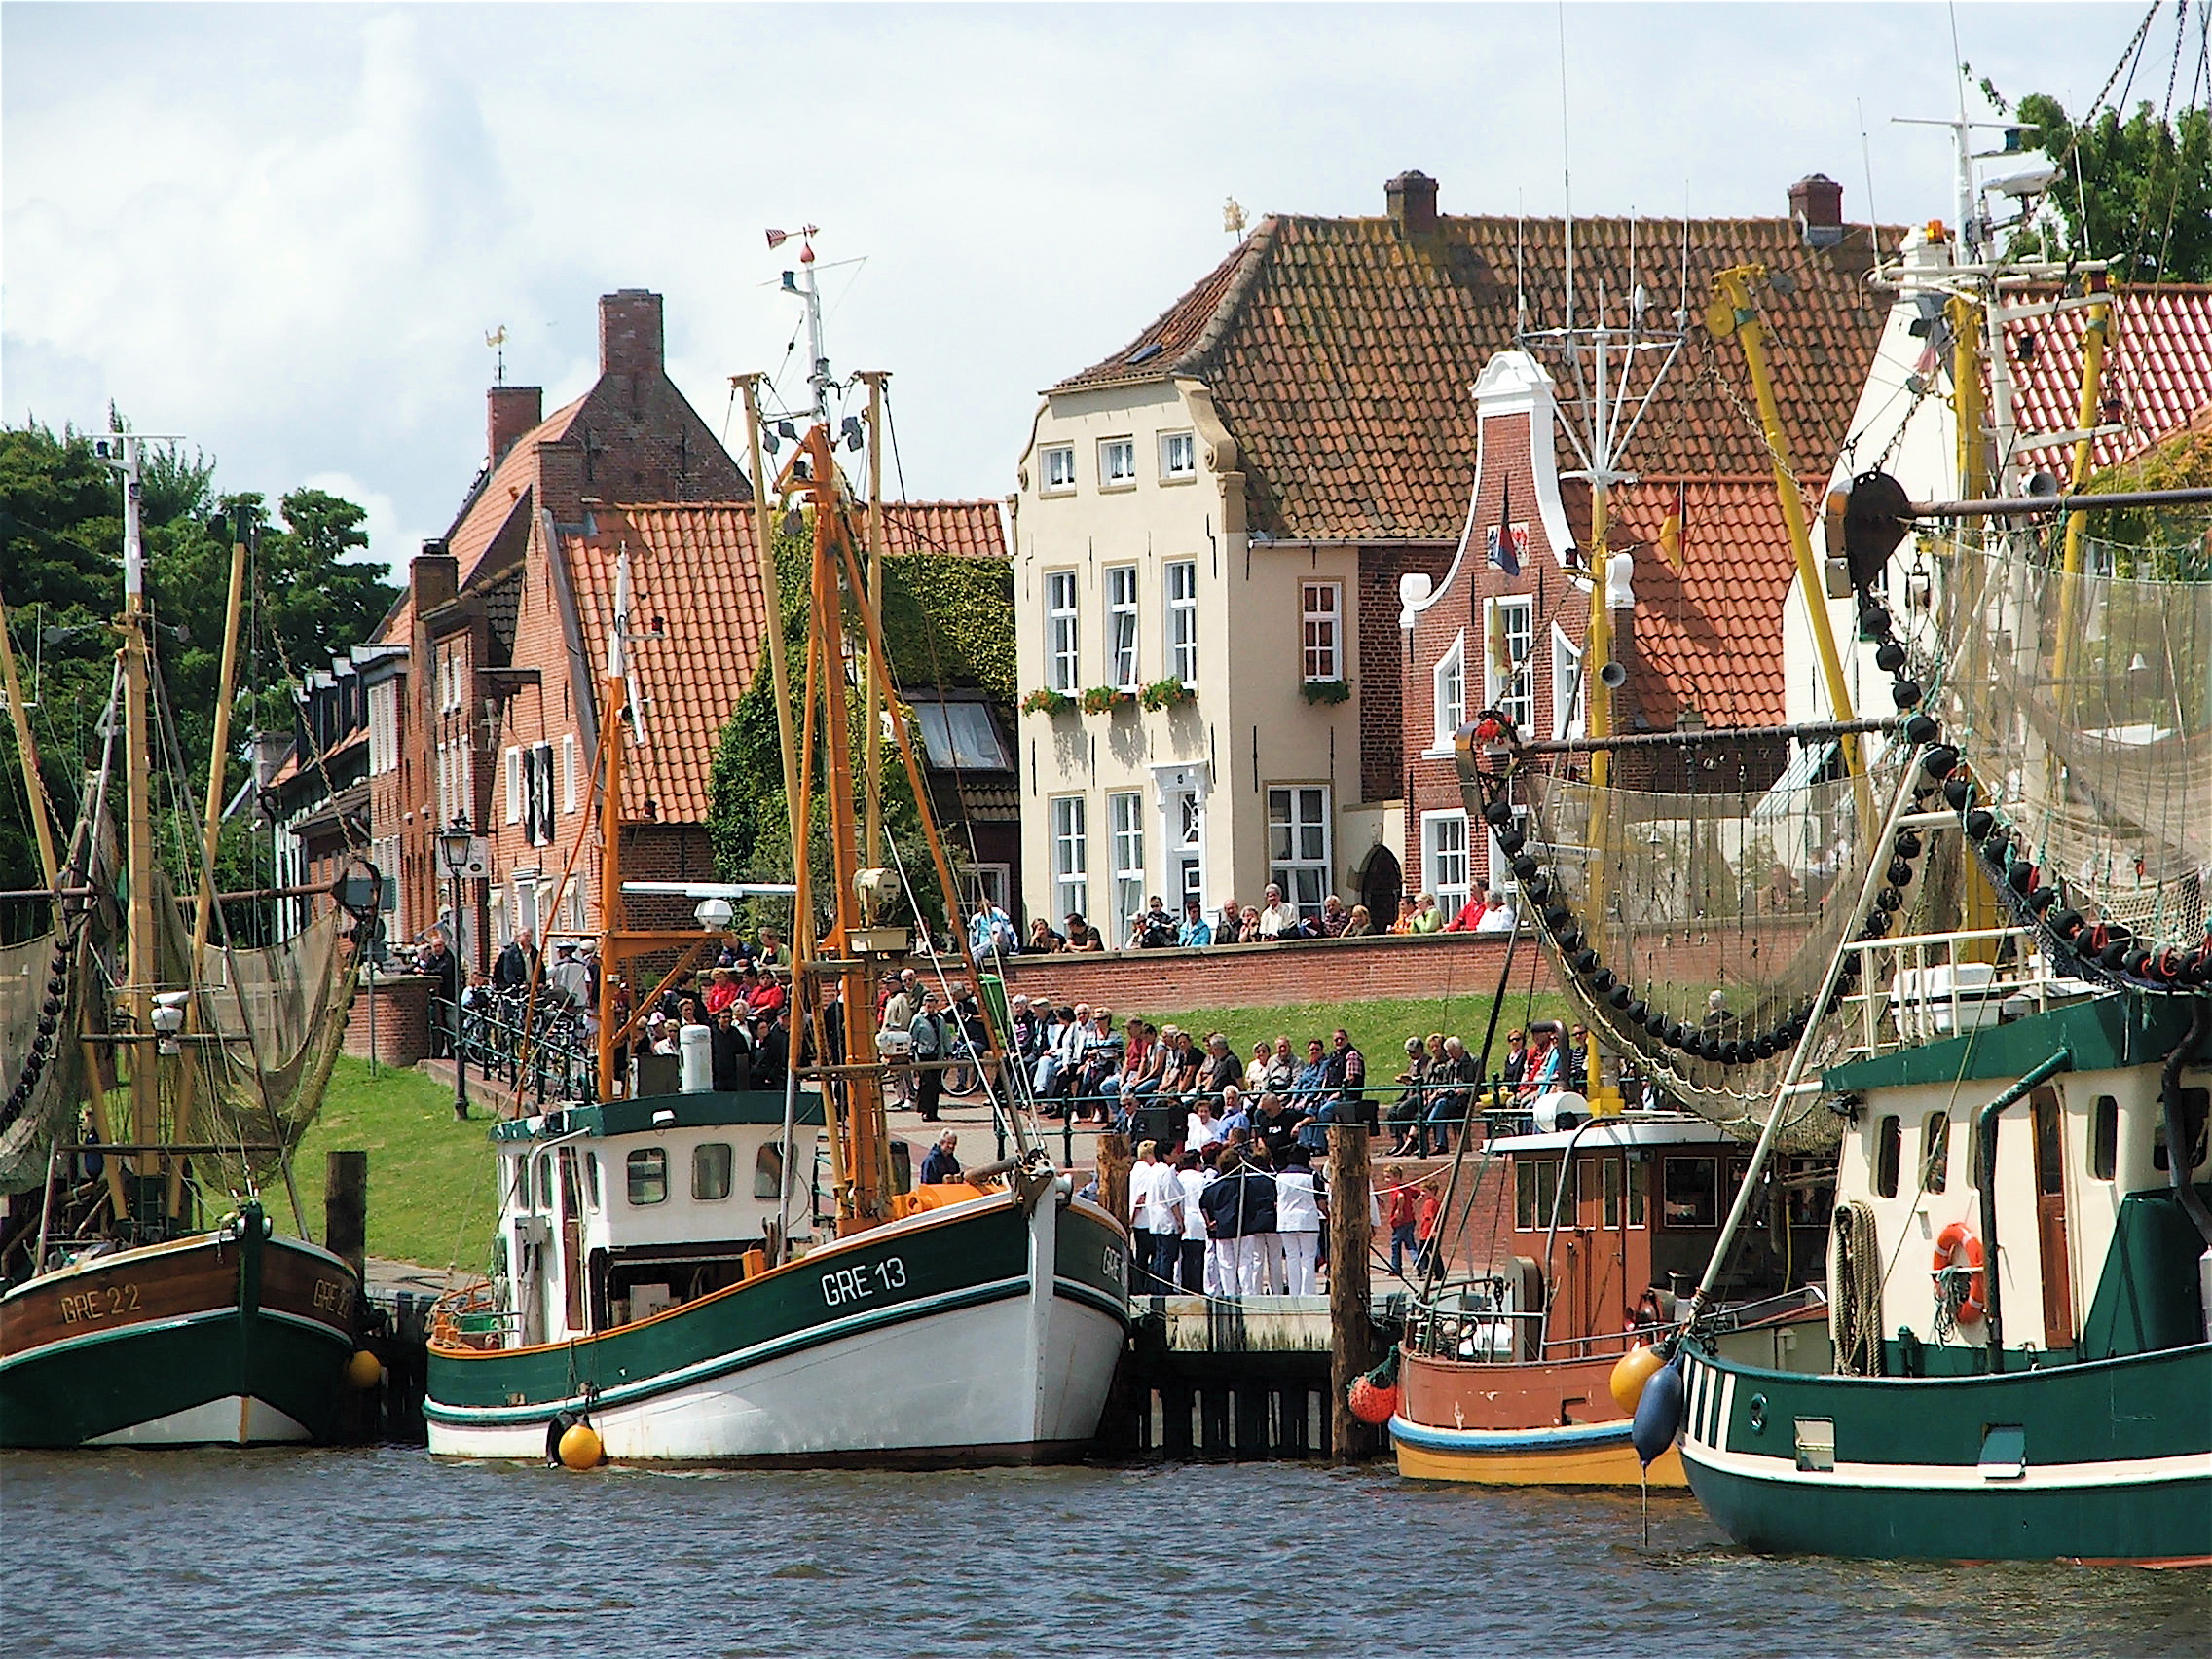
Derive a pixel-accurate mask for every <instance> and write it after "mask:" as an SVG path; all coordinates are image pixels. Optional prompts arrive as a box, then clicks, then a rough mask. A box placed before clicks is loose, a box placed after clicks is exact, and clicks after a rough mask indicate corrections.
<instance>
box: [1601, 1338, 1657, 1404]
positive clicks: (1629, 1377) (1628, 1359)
mask: <svg viewBox="0 0 2212 1659" xmlns="http://www.w3.org/2000/svg"><path fill="white" fill-rule="evenodd" d="M1666 1363H1667V1362H1666V1361H1665V1360H1663V1359H1661V1358H1660V1357H1659V1350H1658V1349H1657V1348H1655V1347H1653V1346H1651V1345H1650V1344H1649V1343H1638V1344H1637V1345H1636V1346H1634V1347H1632V1348H1630V1349H1629V1350H1628V1352H1626V1353H1624V1354H1622V1355H1621V1357H1620V1359H1619V1361H1618V1363H1616V1364H1615V1365H1614V1366H1613V1374H1612V1376H1611V1377H1609V1378H1607V1379H1606V1382H1605V1387H1606V1389H1607V1390H1608V1391H1609V1392H1610V1393H1611V1394H1612V1396H1613V1404H1614V1405H1616V1406H1618V1407H1620V1409H1621V1410H1622V1411H1624V1412H1628V1413H1630V1414H1632V1415H1633V1414H1634V1413H1635V1411H1636V1402H1637V1401H1639V1400H1641V1399H1642V1398H1643V1385H1644V1384H1645V1383H1648V1382H1650V1381H1651V1374H1652V1373H1653V1372H1654V1371H1657V1370H1658V1369H1659V1368H1660V1367H1661V1366H1662V1365H1664V1364H1666Z"/></svg>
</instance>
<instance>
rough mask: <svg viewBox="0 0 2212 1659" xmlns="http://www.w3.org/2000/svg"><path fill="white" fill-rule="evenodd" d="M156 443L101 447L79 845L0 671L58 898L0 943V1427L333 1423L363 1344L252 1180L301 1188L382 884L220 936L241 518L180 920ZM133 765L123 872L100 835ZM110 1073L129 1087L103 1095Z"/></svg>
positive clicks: (186, 1432) (323, 1277) (302, 1434)
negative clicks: (102, 725) (110, 523)
mask: <svg viewBox="0 0 2212 1659" xmlns="http://www.w3.org/2000/svg"><path fill="white" fill-rule="evenodd" d="M144 441H145V440H143V439H142V438H139V437H136V436H131V435H128V434H120V435H117V436H115V437H112V438H109V439H104V440H102V441H101V444H100V453H101V454H102V456H103V458H107V459H109V461H110V463H111V465H112V466H113V467H114V468H115V469H116V470H117V471H118V472H119V473H120V475H121V478H122V482H123V487H124V503H125V508H124V516H125V538H124V571H123V573H124V607H123V612H122V616H121V619H120V622H119V624H118V631H119V633H120V634H121V636H122V646H121V650H120V652H119V659H120V660H119V662H118V666H117V671H116V679H115V683H114V688H113V690H112V691H111V695H110V703H109V712H110V717H111V718H110V719H109V721H108V722H107V729H108V730H109V732H110V736H109V738H108V741H107V743H106V746H105V749H104V752H103V756H102V759H101V763H100V765H99V768H98V770H97V772H96V773H95V774H94V776H93V777H92V780H91V782H90V787H89V788H88V790H87V792H86V806H85V810H84V812H83V813H82V814H81V815H80V818H79V821H78V823H77V825H76V828H75V830H74V831H73V833H72V834H71V836H70V837H69V838H68V841H67V844H66V847H65V848H62V849H57V848H56V846H55V840H54V835H53V831H52V827H51V824H50V820H49V808H48V806H47V800H46V793H45V791H44V789H43V787H42V784H41V780H40V776H39V772H38V768H37V761H36V752H35V749H34V748H33V746H32V743H31V740H30V732H29V728H28V723H27V721H26V720H25V719H24V718H23V713H22V710H23V698H22V694H21V687H20V685H19V683H18V678H17V675H16V670H15V662H14V657H13V652H12V650H10V651H8V652H7V653H6V661H5V664H4V665H0V666H4V667H5V670H6V676H7V682H8V685H7V689H8V697H9V704H10V709H11V712H12V714H13V716H14V720H15V725H16V737H17V745H18V752H19V753H20V755H21V756H22V757H23V764H24V783H25V788H26V793H27V796H28V798H29V800H30V801H31V803H32V811H31V816H32V819H33V822H34V825H35V828H36V830H37V840H38V847H39V854H40V859H41V864H42V866H43V869H44V871H45V878H46V884H47V892H46V896H45V897H46V900H47V901H49V902H51V903H52V906H53V911H54V921H53V925H52V926H51V928H50V929H49V930H48V931H47V932H46V933H45V934H44V935H43V936H41V937H40V938H38V939H35V940H30V941H28V942H26V943H23V944H18V945H13V946H9V947H7V948H6V950H5V952H0V955H4V957H5V964H4V965H5V967H6V969H7V970H8V972H7V973H6V975H5V977H4V979H0V1032H4V1033H5V1036H6V1038H7V1042H6V1043H5V1045H4V1046H0V1051H5V1053H6V1054H7V1056H8V1060H7V1064H8V1067H9V1071H10V1074H11V1076H10V1083H11V1085H12V1088H11V1092H10V1093H9V1094H8V1095H7V1096H6V1100H5V1105H4V1107H0V1189H4V1190H7V1191H10V1192H14V1193H22V1194H29V1193H33V1192H35V1193H36V1194H37V1195H38V1198H37V1201H36V1204H35V1207H31V1206H23V1205H18V1206H15V1208H14V1213H15V1215H16V1217H17V1221H18V1225H17V1227H16V1228H15V1229H14V1230H13V1231H12V1233H11V1234H10V1235H9V1236H7V1237H6V1238H5V1239H0V1263H4V1265H5V1271H6V1289H5V1292H4V1294H0V1445H5V1446H19V1447H49V1448H64V1447H77V1446H116V1445H127V1446H144V1447H156V1446H184V1445H205V1444H229V1445H247V1444H255V1443H260V1442H283V1441H315V1440H323V1439H327V1438H329V1436H330V1434H331V1432H332V1430H333V1427H334V1424H335V1421H336V1418H337V1413H338V1406H339V1401H340V1397H341V1393H342V1390H343V1388H344V1386H345V1383H344V1379H345V1375H346V1373H347V1370H348V1367H349V1364H350V1361H351V1360H352V1358H353V1356H354V1354H355V1348H356V1343H355V1333H356V1331H357V1329H358V1317H359V1312H360V1307H359V1292H360V1275H359V1272H358V1271H357V1270H356V1268H355V1267H354V1266H353V1265H352V1264H350V1263H349V1262H348V1261H347V1260H346V1259H344V1258H343V1257H340V1256H337V1255H334V1254H332V1253H331V1252H330V1251H328V1250H325V1249H323V1248H321V1247H319V1246H317V1245H315V1244H313V1243H311V1242H310V1241H309V1240H308V1239H307V1238H306V1237H305V1236H304V1235H305V1233H306V1226H305V1222H304V1220H300V1218H299V1216H298V1208H297V1198H296V1196H295V1197H294V1198H293V1200H292V1205H293V1213H294V1218H295V1220H296V1221H298V1222H299V1233H298V1234H297V1235H295V1234H287V1233H284V1232H282V1231H279V1230H278V1229H277V1227H276V1224H275V1220H274V1218H273V1217H272V1216H271V1214H270V1213H269V1211H268V1209H267V1207H266V1206H265V1204H264V1202H263V1200H262V1197H261V1192H260V1181H261V1180H262V1179H264V1178H268V1177H270V1176H272V1175H273V1174H280V1175H281V1177H282V1179H283V1183H284V1185H285V1188H286V1190H287V1192H289V1189H290V1171H289V1163H288V1159H289V1154H290V1149H291V1147H292V1146H293V1145H294V1144H296V1142H297V1139H298V1136H299V1134H300V1133H301V1132H302V1130H303V1129H304V1128H305V1126H306V1124H307V1123H308V1121H309V1120H310V1119H312V1117H313V1113H314V1110H315V1107H316V1105H317V1103H318V1102H319V1100H320V1097H321V1093H322V1088H323V1086H324V1084H325V1083H326V1082H327V1080H328V1077H329V1070H330V1066H331V1064H332V1062H333V1060H334V1059H335V1056H336V1054H337V1051H338V1048H339V1043H340V1039H341V1036H342V1033H343V1030H344V1026H345V1016H346V1009H347V1006H348V1004H349V1002H350V998H351V991H352V982H353V959H354V953H353V950H352V945H351V940H350V936H349V933H348V931H347V928H348V925H349V924H350V923H352V922H357V921H358V920H359V919H361V917H362V916H364V915H366V914H368V913H369V911H370V909H373V905H374V898H373V897H372V896H368V894H373V887H374V884H373V882H371V883H367V884H364V885H365V887H366V888H367V890H368V893H367V894H363V893H356V892H354V891H352V890H348V892H347V893H346V894H345V895H344V897H348V898H352V899H355V900H356V901H357V902H358V903H361V904H362V905H364V906H366V907H367V908H364V909H362V910H360V911H358V912H348V911H347V910H345V909H344V908H343V907H342V906H340V905H335V904H334V905H332V906H331V907H330V908H329V909H328V911H327V913H326V914H325V915H323V916H322V917H321V918H320V919H319V920H318V921H317V922H316V923H314V924H313V926H312V927H310V928H309V929H308V930H306V932H305V933H303V934H302V935H300V936H299V937H298V938H296V939H293V940H287V941H284V942H282V943H279V944H276V945H274V946H270V947H267V948H261V949H248V948H244V947H241V946H238V945H235V944H234V943H233V942H232V941H231V940H229V939H228V937H227V934H226V933H225V931H224V928H223V918H222V915H221V907H220V905H219V904H218V903H216V902H215V897H214V895H215V887H214V878H213V854H214V846H215V834H216V830H217V824H218V812H219V807H220V802H221V800H222V794H223V792H222V774H223V762H224V758H225V750H226V749H227V747H228V744H229V710H230V688H231V686H232V684H233V683H234V675H235V666H236V654H237V638H238V636H237V631H236V628H237V622H238V619H239V616H240V611H241V608H242V600H241V593H240V585H241V581H242V576H243V571H244V568H245V553H246V548H245V535H246V534H247V533H246V531H245V530H244V528H243V527H241V529H240V539H239V540H238V541H237V542H235V543H234V544H233V560H232V588H231V606H230V616H231V622H232V630H231V632H230V634H229V635H228V637H227V638H226V641H225V646H224V662H223V678H222V682H221V683H222V691H221V695H220V699H219V701H218V704H217V709H216V723H215V737H214V744H213V761H212V770H211V776H210V778H209V780H208V790H207V795H206V819H205V829H204V836H203V840H202V842H201V843H200V844H199V845H198V846H196V847H195V848H194V849H193V851H194V852H195V853H199V854H201V855H203V856H202V857H201V871H200V874H201V878H202V879H201V880H200V882H199V883H198V887H199V892H198V897H197V903H195V904H194V905H193V906H192V911H191V916H190V919H189V920H188V919H187V918H186V916H185V914H184V906H182V905H181V904H180V903H179V902H178V900H177V897H176V896H175V894H174V892H173V891H172V890H171V888H170V886H169V884H168V882H167V880H166V877H165V876H164V874H163V873H162V871H161V870H160V869H159V868H158V866H157V864H156V860H155V855H154V834H153V820H154V816H155V811H156V768H155V766H154V763H153V756H154V754H155V745H154V744H153V742H152V741H151V738H150V735H149V734H150V727H151V726H152V724H153V722H154V719H155V718H156V717H157V716H161V717H162V718H164V719H166V711H163V710H161V709H160V707H159V697H158V688H159V685H160V673H159V668H158V665H157V663H156V660H155V654H154V640H155V625H154V619H153V617H152V615H151V612H150V608H149V607H148V606H147V604H146V599H145V590H144V555H143V548H142V545H141V540H140V534H139V519H138V499H139V495H138V487H139V466H140V461H141V456H142V445H143V443H144ZM4 633H5V630H4V629H0V638H4ZM171 747H172V748H173V746H171ZM119 767H120V770H121V771H122V773H123V778H124V793H125V803H124V808H125V810H124V818H125V836H124V849H123V857H122V859H121V861H120V865H119V864H118V861H117V859H116V857H115V848H114V837H113V835H112V833H111V831H110V830H109V829H108V811H109V793H110V790H109V786H110V783H111V781H112V779H113V775H114V773H115V772H116V771H117V770H118V769H119ZM168 783H169V793H168V795H167V797H166V801H165V802H164V803H163V810H164V811H173V812H174V813H175V814H176V816H177V817H178V818H180V819H181V820H183V821H185V822H190V820H191V817H192V812H191V799H190V792H189V789H188V788H186V787H185V786H184V783H183V781H182V780H181V779H178V778H176V777H174V776H173V775H172V776H170V777H169V778H168ZM119 889H120V895H121V897H120V901H118V899H117V898H116V897H115V896H116V895H117V893H118V890H119ZM333 897H338V895H333ZM103 982H106V983H112V984H113V985H114V986H115V987H116V988H115V990H114V991H113V993H112V996H111V994H110V993H109V992H107V991H106V990H104V989H100V988H97V987H100V986H101V985H102V984H103ZM118 1072H120V1073H121V1074H122V1086H123V1087H122V1088H121V1090H119V1091H116V1092H118V1093H120V1094H121V1095H122V1096H123V1098H122V1099H121V1100H120V1101H116V1100H112V1099H111V1098H110V1090H109V1089H108V1088H106V1087H105V1085H106V1084H107V1082H108V1080H109V1079H111V1078H113V1077H115V1076H116V1074H117V1073H118ZM111 1111H112V1112H113V1113H114V1118H112V1119H111V1117H110V1113H111ZM211 1212H220V1213H219V1214H216V1213H211ZM370 1375H371V1376H373V1375H374V1373H373V1371H372V1372H371V1373H370Z"/></svg>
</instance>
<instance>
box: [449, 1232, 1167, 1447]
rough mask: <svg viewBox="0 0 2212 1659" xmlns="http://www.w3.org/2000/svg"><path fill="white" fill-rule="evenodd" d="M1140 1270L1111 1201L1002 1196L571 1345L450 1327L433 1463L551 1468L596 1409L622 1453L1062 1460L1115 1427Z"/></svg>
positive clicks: (600, 1428) (864, 1238)
mask: <svg viewBox="0 0 2212 1659" xmlns="http://www.w3.org/2000/svg"><path fill="white" fill-rule="evenodd" d="M1125 1261H1126V1235H1125V1234H1124V1232H1123V1230H1122V1229H1121V1228H1120V1227H1119V1226H1118V1225H1117V1224H1116V1223H1115V1222H1114V1221H1113V1219H1112V1218H1111V1217H1110V1216H1108V1215H1107V1213H1106V1212H1105V1211H1103V1210H1101V1209H1099V1208H1097V1207H1096V1206H1095V1205H1092V1204H1088V1203H1086V1202H1082V1201H1080V1200H1071V1199H1067V1198H1064V1197H1063V1196H1061V1195H1060V1194H1058V1193H1056V1192H1054V1191H1051V1190H1048V1191H1047V1192H1046V1193H1044V1194H1043V1195H1041V1196H1040V1197H1039V1198H1038V1199H1037V1201H1036V1202H1035V1204H1034V1207H1033V1208H1032V1207H1029V1206H1028V1205H1025V1204H1024V1203H1023V1201H1022V1199H1021V1198H1019V1197H1018V1196H1017V1195H1015V1194H1014V1193H994V1194H991V1195H989V1196H987V1197H984V1198H977V1199H972V1200H970V1201H968V1202H966V1203H962V1204H958V1205H954V1206H950V1207H947V1208H944V1209H940V1210H935V1211H929V1212H924V1213H922V1214H919V1215H916V1216H913V1217H910V1218H908V1219H906V1220H904V1221H901V1222H896V1223H892V1224H890V1225H888V1226H885V1227H880V1228H875V1229H872V1230H870V1231H868V1232H866V1233H865V1234H857V1235H851V1236H848V1237H845V1238H840V1239H837V1240H834V1241H833V1242H829V1243H825V1244H823V1245H820V1246H818V1247H817V1248H815V1249H814V1250H813V1251H812V1252H810V1253H809V1254H808V1255H807V1256H805V1257H804V1258H802V1259H800V1260H798V1261H794V1262H791V1263H787V1264H785V1265H784V1266H782V1267H780V1268H777V1269H775V1270H773V1271H771V1272H765V1273H762V1274H759V1275H757V1276H755V1277H752V1278H748V1279H746V1280H744V1281H742V1282H741V1283H738V1284H735V1285H732V1286H730V1287H728V1288H727V1289H724V1290H720V1291H717V1292H715V1293H713V1294H712V1295H709V1296H705V1297H702V1298H700V1299H698V1300H697V1301H694V1302H689V1303H685V1304H683V1305H682V1306H680V1307H677V1308H672V1309H668V1310H666V1311H664V1312H661V1313H658V1314H655V1315H654V1316H653V1317H651V1318H648V1319H644V1320H639V1321H636V1322H634V1323H632V1324H628V1325H622V1326H618V1327H616V1328H614V1329H612V1330H609V1331H606V1332H602V1333H598V1334H596V1335H592V1336H588V1337H579V1338H577V1339H576V1340H575V1341H573V1342H563V1343H558V1344H544V1345H539V1346H535V1347H524V1348H512V1349H489V1350H485V1349H477V1348H474V1347H471V1346H467V1345H466V1341H465V1339H461V1338H456V1337H451V1336H447V1335H443V1334H441V1335H439V1336H435V1337H433V1339H432V1342H431V1346H430V1359H429V1385H428V1396H427V1399H426V1400H425V1402H424V1419H425V1420H426V1422H427V1424H428V1428H429V1441H430V1451H431V1453H432V1455H433V1456H443V1457H494V1458H529V1459H534V1460H535V1459H538V1458H542V1457H544V1456H547V1455H548V1450H549V1446H550V1445H551V1444H552V1443H554V1442H555V1441H556V1440H557V1437H558V1431H559V1428H560V1427H561V1426H562V1425H564V1424H565V1422H566V1421H567V1420H569V1419H570V1417H573V1416H588V1419H589V1420H590V1423H591V1425H592V1427H593V1428H594V1429H595V1430H596V1431H597V1432H598V1434H599V1436H600V1439H601V1441H602V1444H603V1445H604V1446H605V1448H606V1455H607V1456H608V1459H609V1460H610V1461H613V1462H624V1463H629V1462H641V1463H660V1462H684V1463H705V1464H719V1465H748V1464H765V1465H773V1464H788V1465H797V1466H825V1465H835V1464H866V1465H884V1466H909V1465H910V1466H930V1465H945V1464H984V1463H1027V1462H1048V1461H1061V1460H1066V1459H1069V1458H1072V1457H1076V1456H1081V1455H1082V1454H1083V1452H1084V1451H1085V1450H1086V1449H1087V1448H1088V1444H1089V1442H1090V1440H1091V1439H1092V1437H1093V1436H1094V1435H1095V1433H1096V1431H1097V1426H1098V1418H1099V1414H1100V1412H1101V1411H1102V1410H1103V1409H1104V1406H1105V1400H1106V1390H1107V1386H1108V1384H1109V1383H1111V1381H1112V1378H1113V1373H1114V1367H1115V1364H1116V1362H1117V1361H1118V1360H1119V1358H1120V1356H1121V1352H1122V1348H1123V1346H1124V1341H1125V1339H1126V1336H1127V1330H1128V1300H1127V1292H1126V1290H1125V1288H1124V1272H1125ZM564 1414H568V1416H564Z"/></svg>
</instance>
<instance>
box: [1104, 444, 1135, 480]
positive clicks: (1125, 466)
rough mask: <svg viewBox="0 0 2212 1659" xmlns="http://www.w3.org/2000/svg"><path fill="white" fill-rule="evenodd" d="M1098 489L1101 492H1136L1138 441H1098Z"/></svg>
mask: <svg viewBox="0 0 2212 1659" xmlns="http://www.w3.org/2000/svg"><path fill="white" fill-rule="evenodd" d="M1098 487H1099V489H1101V490H1134V489H1135V488H1136V487H1137V441H1136V439H1134V438H1100V439H1099V440H1098Z"/></svg>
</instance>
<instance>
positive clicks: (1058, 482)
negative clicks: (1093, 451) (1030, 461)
mask: <svg viewBox="0 0 2212 1659" xmlns="http://www.w3.org/2000/svg"><path fill="white" fill-rule="evenodd" d="M1037 493H1038V494H1039V495H1040V496H1072V495H1074V494H1075V445H1073V444H1047V445H1046V446H1045V447H1044V448H1043V449H1041V450H1039V451H1038V452H1037Z"/></svg>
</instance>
